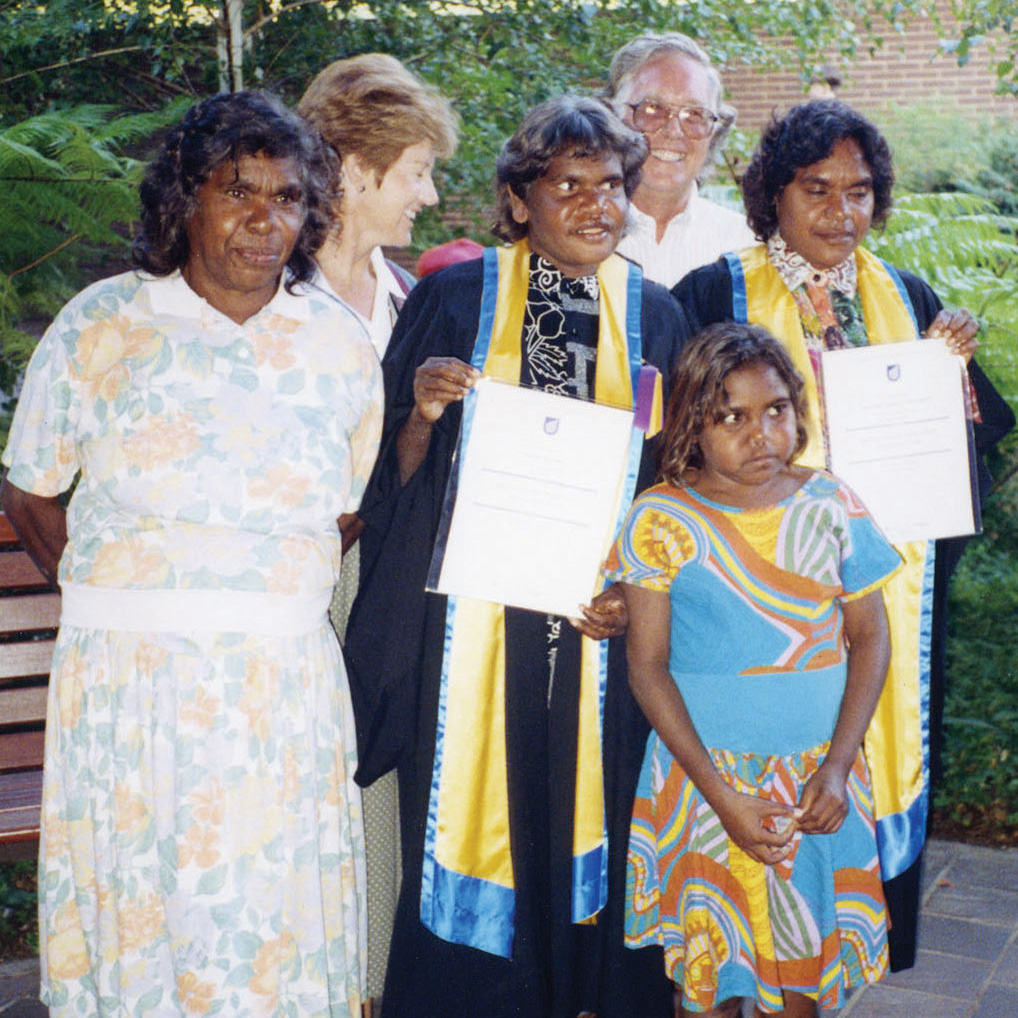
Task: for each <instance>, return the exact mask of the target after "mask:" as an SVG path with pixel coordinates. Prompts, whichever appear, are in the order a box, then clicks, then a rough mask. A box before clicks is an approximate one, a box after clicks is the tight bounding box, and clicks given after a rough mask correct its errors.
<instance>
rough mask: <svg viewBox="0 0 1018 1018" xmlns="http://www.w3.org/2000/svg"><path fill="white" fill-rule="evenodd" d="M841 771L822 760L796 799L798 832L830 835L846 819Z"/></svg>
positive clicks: (844, 776)
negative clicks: (799, 811) (798, 809)
mask: <svg viewBox="0 0 1018 1018" xmlns="http://www.w3.org/2000/svg"><path fill="white" fill-rule="evenodd" d="M847 781H848V773H847V772H846V771H845V769H844V768H842V767H838V766H836V765H835V764H833V763H829V762H828V761H826V760H825V761H824V762H823V763H822V764H821V765H820V767H819V768H817V771H816V773H815V774H814V775H813V776H812V777H811V778H810V779H809V781H807V782H806V785H805V787H804V788H803V790H802V795H801V796H800V797H799V808H800V809H801V810H802V816H801V817H800V818H799V830H800V831H802V832H803V834H833V833H834V832H835V831H836V830H838V828H839V827H841V825H842V824H843V823H844V822H845V817H846V816H848V801H847V798H846V792H845V783H846V782H847Z"/></svg>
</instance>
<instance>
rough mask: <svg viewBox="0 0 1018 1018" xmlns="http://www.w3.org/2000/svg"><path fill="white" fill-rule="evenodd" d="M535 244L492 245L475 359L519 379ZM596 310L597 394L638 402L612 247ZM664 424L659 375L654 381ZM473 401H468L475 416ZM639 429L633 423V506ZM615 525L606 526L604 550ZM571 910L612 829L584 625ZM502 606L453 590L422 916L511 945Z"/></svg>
mask: <svg viewBox="0 0 1018 1018" xmlns="http://www.w3.org/2000/svg"><path fill="white" fill-rule="evenodd" d="M529 264H530V248H529V245H528V244H527V243H526V241H521V242H520V243H518V244H515V245H513V246H512V247H510V248H503V249H498V250H489V251H488V252H486V254H485V283H484V292H483V294H482V301H481V316H480V324H479V328H478V337H477V343H476V346H475V350H474V363H475V365H476V366H478V367H482V368H483V371H484V374H486V375H491V376H493V377H495V378H500V379H503V380H505V381H508V382H512V383H514V384H518V382H519V379H520V370H521V366H522V355H521V337H522V333H523V317H524V310H525V305H526V297H527V290H528V287H529ZM598 282H599V283H600V297H601V299H600V318H599V322H598V345H597V359H596V366H595V383H594V385H595V394H596V398H597V400H598V401H599V402H606V403H611V404H614V405H618V406H632V405H633V403H634V394H635V391H636V387H637V382H636V376H637V374H638V372H639V368H640V363H641V357H640V345H639V315H640V292H641V277H640V274H639V270H635V269H634V267H633V266H630V265H629V263H627V262H625V261H624V260H623V259H621V258H618V257H616V256H614V255H613V256H612V257H610V258H609V259H608V260H607V261H605V262H603V263H602V264H601V266H600V268H599V269H598ZM655 395H656V400H655V405H656V415H655V416H656V426H655V425H652V426H651V427H650V428H649V429H648V431H649V433H651V434H653V433H654V431H656V430H659V429H660V402H661V401H660V386H659V384H658V386H657V391H656V393H655ZM468 415H469V407H467V406H465V408H464V426H467V421H468ZM641 446H642V436H641V435H634V442H633V445H632V447H631V455H630V469H629V475H630V476H628V477H627V482H628V483H623V484H621V485H620V490H619V493H618V500H619V503H620V504H619V507H618V511H617V514H616V515H617V516H618V517H619V518H620V519H621V516H622V514H624V512H625V510H626V509H627V508H628V504H629V502H630V501H631V499H632V495H633V487H634V484H635V466H636V464H637V463H638V461H639V449H640V447H641ZM611 537H612V535H610V534H606V535H605V552H606V553H607V548H608V545H609V543H610V540H611ZM581 640H582V649H581V675H580V700H579V730H578V744H577V761H576V799H575V812H574V828H573V910H572V911H573V921H574V922H580V921H583V920H585V919H587V918H589V917H591V916H593V915H595V914H596V913H597V912H598V911H599V910H600V909H601V908H602V907H603V906H604V902H605V899H606V896H607V868H606V867H607V840H606V833H605V818H604V794H603V782H602V773H601V716H602V710H603V698H604V676H605V671H606V662H607V644H606V643H598V642H596V641H593V640H590V639H588V638H586V637H582V638H581ZM505 662H506V650H505V609H504V607H503V606H502V605H499V604H492V603H490V602H484V601H473V600H469V599H467V598H462V597H456V598H453V597H450V598H449V607H448V611H447V617H446V645H445V658H444V661H443V674H442V686H441V692H440V697H439V719H438V730H437V737H436V748H435V763H434V771H433V775H432V790H431V802H430V806H429V811H428V820H427V829H426V834H425V853H424V869H423V877H422V882H421V921H422V922H423V923H424V925H425V926H427V927H428V928H429V929H430V930H432V931H433V932H434V933H436V934H437V935H438V936H440V937H442V938H444V939H446V940H450V941H452V942H454V943H462V944H468V945H470V946H472V947H477V948H480V949H481V950H484V951H488V952H490V953H493V954H499V955H502V956H503V957H510V956H511V951H512V936H513V917H514V908H515V898H514V890H513V867H512V858H511V854H510V840H509V823H510V821H509V796H508V781H507V771H506V732H505Z"/></svg>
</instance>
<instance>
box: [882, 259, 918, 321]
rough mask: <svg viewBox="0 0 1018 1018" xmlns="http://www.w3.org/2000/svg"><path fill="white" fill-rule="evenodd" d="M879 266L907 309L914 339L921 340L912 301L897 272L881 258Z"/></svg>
mask: <svg viewBox="0 0 1018 1018" xmlns="http://www.w3.org/2000/svg"><path fill="white" fill-rule="evenodd" d="M880 264H881V265H883V267H884V269H885V271H886V272H887V274H888V275H889V276H890V277H891V282H892V283H894V288H895V289H896V290H897V291H898V296H899V297H900V298H901V302H902V304H904V305H905V307H906V308H908V313H909V317H910V318H911V319H912V328H913V329H915V334H916V339H921V338H922V337H921V336H920V335H919V319H917V318H916V316H915V308H914V307H912V300H911V298H910V297H909V295H908V290H906V289H905V284H904V283H903V282H902V281H901V276H899V275H898V270H897V269H896V268H895V267H894V266H893V265H890V264H888V263H887V262H885V261H884V260H883V259H882V258H881V259H880Z"/></svg>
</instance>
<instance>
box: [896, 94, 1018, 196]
mask: <svg viewBox="0 0 1018 1018" xmlns="http://www.w3.org/2000/svg"><path fill="white" fill-rule="evenodd" d="M879 120H880V125H881V128H882V129H883V130H884V132H885V133H886V134H887V137H888V139H889V140H890V142H891V147H892V149H893V151H894V165H895V172H896V173H897V177H898V186H899V187H900V188H901V189H902V190H903V191H960V192H962V193H965V194H973V195H977V196H979V197H982V198H988V199H989V200H990V201H991V202H993V204H994V205H995V206H996V207H997V210H998V211H1000V212H1003V213H1005V214H1006V215H1016V214H1018V136H1016V134H1015V129H1014V122H1013V121H1012V120H1008V119H1005V118H996V117H989V116H979V115H978V114H974V113H973V112H972V111H966V112H961V111H959V110H958V109H957V108H956V107H955V106H954V105H953V104H951V103H950V102H949V101H947V100H935V101H930V102H925V103H920V104H918V105H915V106H906V107H896V108H894V109H889V110H885V111H884V112H883V113H882V115H881V116H880V117H879Z"/></svg>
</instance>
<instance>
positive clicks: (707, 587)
mask: <svg viewBox="0 0 1018 1018" xmlns="http://www.w3.org/2000/svg"><path fill="white" fill-rule="evenodd" d="M899 563H900V558H899V556H898V553H897V552H896V551H895V550H894V549H893V548H892V547H891V545H890V544H889V543H888V542H887V541H886V540H885V538H884V537H883V535H882V534H881V533H880V531H879V529H878V528H877V527H876V525H875V524H874V523H873V521H872V520H871V519H870V517H869V515H868V514H867V512H866V510H865V508H864V507H863V506H862V504H861V503H860V502H859V501H858V499H857V498H856V497H855V496H854V495H853V493H852V492H851V491H850V490H849V489H848V488H847V487H845V485H843V484H842V483H841V482H839V481H838V480H837V479H836V478H834V477H832V476H831V475H830V474H827V473H824V472H822V471H818V472H816V473H814V474H811V475H810V477H809V478H808V479H807V480H806V481H805V483H804V484H803V485H802V487H800V488H799V490H798V491H796V492H795V493H794V494H793V495H792V496H790V497H789V498H787V499H785V500H784V501H782V502H779V503H778V504H776V505H773V506H768V507H765V508H754V509H737V508H733V507H729V506H725V505H721V504H719V503H717V502H713V501H711V500H709V499H706V498H704V497H703V496H701V495H698V494H697V493H696V492H695V491H692V490H691V489H688V488H681V489H680V488H676V487H672V486H670V485H667V484H660V485H657V486H655V487H653V488H651V489H649V490H648V491H647V492H645V493H644V494H643V495H642V496H641V497H640V498H638V499H637V500H636V502H635V503H634V504H633V507H632V510H631V511H630V514H629V516H628V518H627V520H626V523H625V525H624V527H623V529H622V533H621V535H620V536H619V538H618V540H617V541H616V543H615V545H614V547H613V548H612V551H611V553H610V556H609V559H608V562H607V563H606V566H605V573H606V575H607V577H608V578H609V579H611V580H616V581H621V582H624V583H631V584H635V585H637V586H641V587H645V588H648V589H651V590H658V591H661V592H667V593H668V595H669V599H670V602H671V645H670V656H669V670H670V672H671V674H672V677H673V678H674V680H675V682H676V684H677V685H678V687H679V689H680V691H681V692H682V696H683V699H684V701H685V703H686V706H687V708H688V709H689V713H690V716H691V718H692V720H693V723H694V724H695V726H696V730H697V733H698V734H699V736H700V739H701V741H702V742H703V744H704V746H705V747H706V748H707V750H708V752H709V753H710V755H711V757H712V759H713V761H714V765H715V766H716V767H717V769H718V771H719V772H720V774H721V775H722V776H723V778H724V779H725V780H726V781H727V782H728V783H729V784H730V785H731V786H732V787H733V788H735V789H736V790H738V791H740V792H743V793H745V794H750V795H758V796H761V797H764V798H767V799H772V800H775V801H778V802H782V803H787V804H790V805H795V804H796V803H797V802H798V801H799V797H800V795H801V792H802V789H803V787H804V786H805V784H806V782H807V781H808V780H809V778H810V777H811V776H812V775H813V774H814V773H815V772H816V770H817V768H818V767H819V766H820V764H821V763H822V762H823V760H824V756H825V754H826V752H827V749H828V747H829V745H830V738H831V736H832V734H833V732H834V726H835V723H836V722H837V718H838V712H839V710H840V706H841V698H842V695H843V693H844V689H845V681H846V677H847V666H848V654H847V650H846V646H845V639H844V632H843V615H842V610H841V602H842V601H845V600H850V599H853V598H858V597H861V596H863V595H864V594H867V593H869V592H870V591H872V590H875V589H877V588H878V587H880V586H881V585H882V584H883V583H884V582H885V581H886V580H887V579H888V578H889V577H890V576H891V575H892V574H893V573H894V572H895V571H896V570H897V569H898V566H899ZM848 805H849V812H848V816H847V817H846V819H845V821H844V823H843V824H842V826H841V827H840V829H839V830H838V831H837V832H836V833H834V834H827V835H808V834H801V833H797V834H796V835H795V837H794V842H793V850H792V853H791V854H790V855H789V857H788V858H787V859H786V860H784V861H783V862H782V863H781V864H779V865H776V866H765V865H763V864H761V863H758V862H756V861H754V860H753V859H751V858H750V857H749V856H748V855H746V854H745V853H744V852H743V851H742V850H741V849H739V848H738V847H737V846H736V845H735V844H734V843H733V842H731V841H730V840H729V838H728V836H727V834H726V832H725V829H724V827H723V826H722V824H721V821H720V820H719V819H718V817H717V814H716V813H715V812H714V810H713V809H711V807H710V806H709V805H708V803H707V801H706V800H705V799H704V798H703V796H701V795H700V793H699V792H698V791H697V789H696V787H695V786H694V785H693V783H692V781H691V780H690V779H689V778H688V777H687V776H686V775H685V773H684V772H683V770H682V769H681V767H680V766H679V764H678V763H677V762H676V761H675V759H674V758H673V757H672V755H671V753H670V752H669V751H668V748H667V747H666V746H665V744H664V743H663V742H662V741H661V739H660V738H659V737H658V736H657V735H656V734H655V733H652V734H651V736H650V738H649V740H648V743H647V748H646V753H645V756H644V762H643V770H642V774H641V777H640V783H639V787H638V789H637V795H636V802H635V805H634V810H633V820H632V829H631V834H630V846H629V860H628V874H627V890H626V894H627V916H626V942H627V944H628V945H629V946H630V947H642V946H645V945H648V944H660V945H662V946H663V947H664V951H665V966H666V969H667V971H668V974H669V976H670V977H671V978H672V979H673V980H674V981H675V982H676V983H677V984H678V985H679V986H680V987H681V989H682V993H683V1005H684V1006H685V1007H686V1008H687V1009H688V1010H691V1011H705V1010H709V1009H711V1008H713V1007H715V1006H717V1005H718V1004H720V1003H721V1002H722V1001H724V1000H726V999H728V998H730V997H747V996H748V997H752V998H754V999H755V1001H756V1003H757V1006H758V1007H759V1009H760V1010H761V1011H763V1012H765V1013H766V1012H773V1011H780V1010H781V1009H782V1007H783V1002H782V995H781V994H782V989H783V988H784V989H788V990H794V991H796V992H799V993H804V994H807V995H808V996H810V997H812V998H814V999H815V1000H817V1002H818V1005H819V1007H821V1008H836V1007H840V1006H842V1003H843V1001H842V997H841V991H842V989H843V988H846V987H849V986H854V985H858V984H860V983H865V982H873V981H875V980H877V979H879V978H880V977H881V976H882V975H883V974H884V973H885V971H886V968H887V939H886V926H887V920H886V912H885V906H884V899H883V893H882V891H881V883H880V865H879V861H878V858H877V848H876V839H875V834H874V820H873V805H872V791H871V785H870V778H869V773H868V771H867V768H866V763H865V760H864V758H863V756H862V754H861V753H860V754H859V755H858V756H857V758H856V761H855V764H854V766H853V768H852V771H851V773H850V776H849V780H848Z"/></svg>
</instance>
